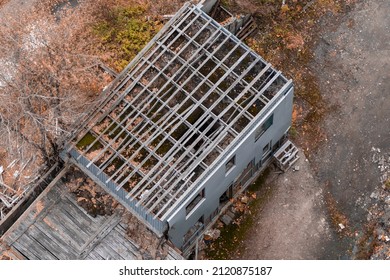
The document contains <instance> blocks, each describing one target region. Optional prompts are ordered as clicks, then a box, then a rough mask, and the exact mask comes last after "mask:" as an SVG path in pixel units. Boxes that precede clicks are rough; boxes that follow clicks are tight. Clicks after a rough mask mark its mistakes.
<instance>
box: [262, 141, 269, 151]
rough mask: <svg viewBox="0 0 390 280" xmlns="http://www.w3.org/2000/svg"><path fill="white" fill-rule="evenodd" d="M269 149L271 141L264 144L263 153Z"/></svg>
mask: <svg viewBox="0 0 390 280" xmlns="http://www.w3.org/2000/svg"><path fill="white" fill-rule="evenodd" d="M268 151H269V143H268V144H267V145H265V146H264V148H263V154H265V153H267V152H268Z"/></svg>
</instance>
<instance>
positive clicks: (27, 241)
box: [14, 233, 57, 260]
mask: <svg viewBox="0 0 390 280" xmlns="http://www.w3.org/2000/svg"><path fill="white" fill-rule="evenodd" d="M18 245H20V248H21V249H22V248H24V251H21V250H19V251H20V252H21V253H22V254H24V255H26V256H27V255H28V254H30V253H31V254H33V256H34V257H35V258H33V259H39V260H55V259H57V258H56V257H55V256H53V255H52V254H51V253H50V251H48V250H47V249H46V248H45V247H43V246H42V245H41V244H40V243H39V242H38V241H37V240H36V239H34V238H33V237H31V236H29V235H28V234H27V233H26V234H23V235H22V236H21V237H20V238H19V239H18V240H17V241H16V242H15V244H14V246H15V247H16V248H17V246H18ZM22 250H23V249H22Z"/></svg>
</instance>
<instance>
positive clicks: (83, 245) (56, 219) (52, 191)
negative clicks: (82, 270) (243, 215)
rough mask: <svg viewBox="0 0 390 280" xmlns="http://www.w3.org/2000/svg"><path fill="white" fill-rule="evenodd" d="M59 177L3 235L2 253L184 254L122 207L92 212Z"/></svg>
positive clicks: (71, 256)
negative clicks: (105, 213)
mask: <svg viewBox="0 0 390 280" xmlns="http://www.w3.org/2000/svg"><path fill="white" fill-rule="evenodd" d="M71 173H74V171H71ZM62 175H64V173H62ZM71 175H72V174H71ZM65 177H66V175H64V178H65ZM55 181H57V182H54V183H53V184H52V185H51V186H49V187H48V188H47V189H46V190H45V191H44V192H43V193H42V194H41V195H40V197H39V198H38V199H37V200H36V201H35V202H34V203H33V204H32V205H31V206H30V207H29V208H28V209H27V211H26V212H25V213H24V214H23V215H22V216H21V217H20V218H19V220H18V221H17V222H16V223H15V224H14V225H13V226H12V227H11V228H10V229H9V230H8V231H7V232H6V233H5V234H4V236H2V238H1V239H0V259H2V258H3V259H9V258H10V259H33V260H35V259H44V260H51V259H61V260H68V259H98V260H101V259H113V260H121V259H130V260H131V259H156V258H161V259H182V257H181V256H180V254H179V253H177V252H176V251H175V250H174V249H173V248H172V247H170V246H169V245H167V244H164V245H163V246H161V244H162V243H161V241H160V239H159V238H157V236H155V235H154V234H152V232H150V231H149V230H148V229H147V228H146V226H145V225H144V224H142V223H140V222H139V221H138V219H136V218H135V217H133V216H132V215H131V214H130V213H129V212H128V211H126V210H124V209H123V207H119V208H116V210H115V211H114V212H113V214H112V215H97V216H96V217H93V216H91V215H90V214H88V213H87V212H86V210H85V209H84V208H83V207H81V206H80V201H81V199H80V198H76V197H75V195H74V194H73V193H71V190H70V188H72V187H69V185H67V184H68V183H67V182H63V181H62V179H60V180H58V179H57V180H55ZM71 183H72V185H76V186H77V185H79V183H80V180H78V178H75V177H74V176H73V175H72V182H71ZM87 187H88V188H91V191H93V192H94V191H96V189H93V188H94V186H92V185H88V186H87ZM140 241H141V242H140Z"/></svg>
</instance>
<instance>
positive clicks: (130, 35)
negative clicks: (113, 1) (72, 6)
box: [93, 5, 162, 71]
mask: <svg viewBox="0 0 390 280" xmlns="http://www.w3.org/2000/svg"><path fill="white" fill-rule="evenodd" d="M147 10H148V6H146V5H135V6H124V7H113V8H110V10H108V11H106V12H105V13H104V18H103V19H102V20H101V21H100V22H98V23H96V24H95V26H94V27H93V32H94V34H95V35H96V36H97V37H98V38H99V40H100V42H101V48H102V49H104V50H105V51H109V52H111V53H112V54H113V55H114V57H112V59H113V61H112V64H113V65H114V66H115V68H116V70H118V71H120V70H122V69H123V68H124V67H125V66H126V65H127V64H128V63H129V62H130V61H131V60H132V59H133V58H134V57H135V56H136V55H137V54H138V53H139V52H140V51H141V50H142V49H143V47H144V46H145V45H146V44H147V43H148V42H149V41H150V40H151V39H152V38H153V37H154V35H155V34H156V33H157V32H158V31H159V30H160V28H161V27H162V23H161V22H160V21H158V20H153V19H150V18H148V17H146V14H147Z"/></svg>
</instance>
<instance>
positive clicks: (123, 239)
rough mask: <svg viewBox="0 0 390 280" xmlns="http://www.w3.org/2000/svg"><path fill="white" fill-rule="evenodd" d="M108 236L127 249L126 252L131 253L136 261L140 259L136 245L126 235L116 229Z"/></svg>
mask: <svg viewBox="0 0 390 280" xmlns="http://www.w3.org/2000/svg"><path fill="white" fill-rule="evenodd" d="M110 235H111V236H112V237H113V238H114V239H117V240H118V242H120V244H121V245H122V246H124V247H126V248H127V250H128V251H130V252H132V254H134V256H135V258H136V259H141V254H140V253H139V245H138V244H136V243H135V242H134V241H133V240H131V239H130V238H129V237H128V236H127V235H126V233H125V234H123V232H121V231H118V227H116V228H115V230H113V231H112V232H111V233H110Z"/></svg>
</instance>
